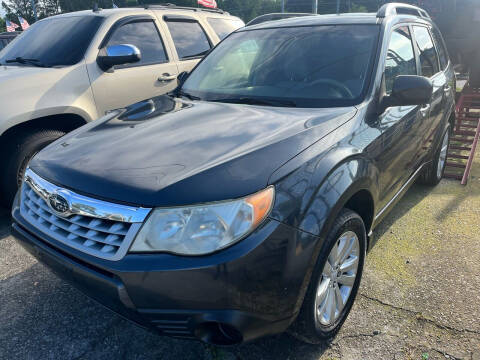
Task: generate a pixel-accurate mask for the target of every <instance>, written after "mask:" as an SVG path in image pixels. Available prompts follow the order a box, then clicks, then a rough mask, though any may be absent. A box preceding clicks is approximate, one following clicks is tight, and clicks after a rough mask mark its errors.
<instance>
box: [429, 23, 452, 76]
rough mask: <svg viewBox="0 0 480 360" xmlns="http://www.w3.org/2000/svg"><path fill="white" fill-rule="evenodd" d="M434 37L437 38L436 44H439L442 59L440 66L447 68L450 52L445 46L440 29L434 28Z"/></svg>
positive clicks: (439, 53)
mask: <svg viewBox="0 0 480 360" xmlns="http://www.w3.org/2000/svg"><path fill="white" fill-rule="evenodd" d="M432 32H433V39H434V40H435V45H436V46H437V51H438V58H439V59H440V67H441V68H442V69H445V68H446V67H447V65H448V52H447V49H446V48H445V43H444V42H443V38H442V35H440V31H438V29H436V28H433V29H432Z"/></svg>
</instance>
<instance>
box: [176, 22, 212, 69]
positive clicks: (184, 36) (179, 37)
mask: <svg viewBox="0 0 480 360" xmlns="http://www.w3.org/2000/svg"><path fill="white" fill-rule="evenodd" d="M167 25H168V29H169V30H170V34H171V35H172V39H173V43H174V44H175V49H177V54H178V57H179V58H180V59H188V58H195V57H199V56H203V55H205V54H206V53H207V52H208V51H209V50H210V42H209V41H208V38H207V35H206V34H205V31H203V28H202V27H201V26H200V24H199V23H198V22H196V21H188V20H187V21H179V20H168V21H167Z"/></svg>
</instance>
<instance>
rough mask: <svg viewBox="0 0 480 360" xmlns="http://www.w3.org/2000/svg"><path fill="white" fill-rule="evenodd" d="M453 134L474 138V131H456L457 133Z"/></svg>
mask: <svg viewBox="0 0 480 360" xmlns="http://www.w3.org/2000/svg"><path fill="white" fill-rule="evenodd" d="M453 133H454V134H455V135H465V136H475V131H462V130H458V131H454V132H453Z"/></svg>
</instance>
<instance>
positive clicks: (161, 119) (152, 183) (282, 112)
mask: <svg viewBox="0 0 480 360" xmlns="http://www.w3.org/2000/svg"><path fill="white" fill-rule="evenodd" d="M355 113H356V108H355V107H345V108H330V109H300V108H283V107H267V106H252V105H242V104H228V103H212V102H203V101H194V102H190V101H184V100H180V99H174V98H171V97H169V96H160V97H157V98H154V99H151V100H147V101H143V102H140V103H138V104H135V105H132V106H130V107H128V108H126V109H122V110H118V111H115V112H112V113H110V114H107V115H106V116H105V117H103V118H101V119H99V120H97V121H95V122H93V123H90V124H88V125H86V126H84V127H82V128H80V129H78V130H76V131H74V132H73V133H70V134H69V135H67V136H65V137H63V138H61V139H60V140H58V141H56V142H55V143H53V144H51V145H50V146H48V147H47V148H46V149H44V150H43V151H41V152H40V153H39V154H38V155H37V156H36V157H35V158H34V159H33V160H32V161H31V163H30V168H31V169H32V170H33V171H35V172H36V173H37V174H39V175H40V176H42V177H44V178H45V179H47V180H49V181H51V182H53V183H56V184H57V185H60V186H63V187H66V188H70V189H71V190H74V191H76V192H78V193H82V194H85V195H90V196H94V197H97V198H101V199H104V200H110V201H116V202H121V203H128V204H135V205H141V206H148V207H151V206H174V205H175V206H176V205H184V204H193V203H203V202H210V201H219V200H225V199H232V198H237V197H241V196H245V195H248V194H251V193H254V192H256V191H258V190H260V189H262V188H264V187H265V186H267V184H268V179H269V177H270V175H271V174H272V173H273V172H274V171H275V170H276V169H278V168H279V167H280V166H281V165H282V164H284V163H285V162H286V161H288V160H289V159H291V158H292V157H294V156H295V155H297V154H298V153H299V152H301V151H302V150H304V149H305V148H307V147H308V146H310V145H311V144H313V143H314V142H316V141H318V140H320V139H321V138H322V137H324V136H326V135H327V134H329V133H330V132H332V131H333V130H334V129H336V128H337V127H339V126H341V125H342V124H344V123H345V122H347V121H348V120H349V119H351V118H352V117H353V116H354V115H355Z"/></svg>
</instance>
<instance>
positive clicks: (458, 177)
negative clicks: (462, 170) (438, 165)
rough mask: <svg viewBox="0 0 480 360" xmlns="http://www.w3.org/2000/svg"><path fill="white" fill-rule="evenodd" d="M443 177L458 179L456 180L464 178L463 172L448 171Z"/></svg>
mask: <svg viewBox="0 0 480 360" xmlns="http://www.w3.org/2000/svg"><path fill="white" fill-rule="evenodd" d="M443 177H444V178H447V179H456V180H462V179H463V175H461V174H453V173H447V172H446V173H444V174H443Z"/></svg>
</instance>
